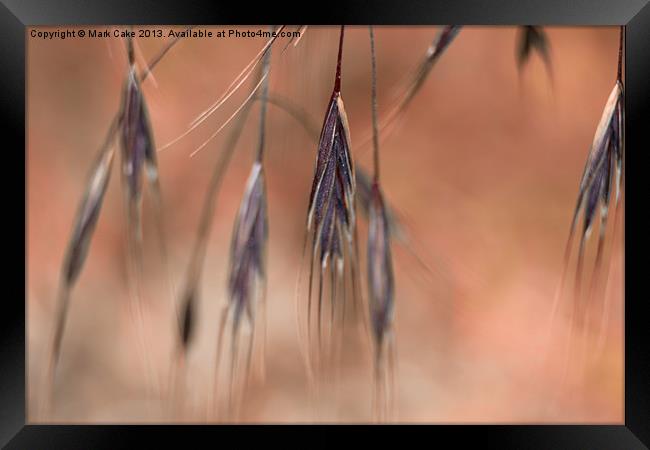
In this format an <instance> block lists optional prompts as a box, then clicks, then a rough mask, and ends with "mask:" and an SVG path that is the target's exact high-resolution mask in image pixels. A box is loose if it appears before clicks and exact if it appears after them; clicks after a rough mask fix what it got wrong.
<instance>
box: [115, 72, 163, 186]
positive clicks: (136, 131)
mask: <svg viewBox="0 0 650 450" xmlns="http://www.w3.org/2000/svg"><path fill="white" fill-rule="evenodd" d="M120 131H121V133H120V140H121V144H122V170H123V173H124V175H125V177H126V180H127V184H128V188H129V193H130V196H131V197H132V198H138V197H139V196H140V193H141V190H142V169H143V167H144V165H145V164H146V167H147V170H148V171H150V176H151V175H152V173H151V172H152V171H156V170H157V169H156V147H155V144H154V141H153V134H152V132H151V125H150V123H149V116H148V112H147V106H146V104H145V101H144V97H143V95H142V90H141V87H140V82H139V81H138V76H137V74H136V70H135V66H131V67H130V69H129V73H128V76H127V79H126V83H125V85H124V91H123V97H122V114H121V130H120Z"/></svg>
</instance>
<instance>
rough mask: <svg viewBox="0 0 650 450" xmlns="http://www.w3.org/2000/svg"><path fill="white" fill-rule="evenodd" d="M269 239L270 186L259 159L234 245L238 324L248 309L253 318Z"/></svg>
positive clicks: (231, 279) (232, 290)
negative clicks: (267, 191)
mask: <svg viewBox="0 0 650 450" xmlns="http://www.w3.org/2000/svg"><path fill="white" fill-rule="evenodd" d="M267 238H268V219H267V204H266V187H265V184H264V171H263V169H262V164H261V163H259V162H255V164H254V165H253V169H252V170H251V174H250V176H249V178H248V182H247V184H246V191H245V193H244V197H243V199H242V202H241V206H240V208H239V213H238V214H237V218H236V221H235V226H234V231H233V236H232V242H231V247H230V270H229V276H228V295H229V298H230V302H231V306H232V307H234V308H235V309H234V311H235V315H234V317H235V323H238V322H239V320H240V319H241V314H242V312H244V311H245V312H246V314H247V316H248V318H249V319H250V320H251V321H252V320H253V314H254V308H253V305H252V303H251V302H252V301H253V296H254V294H255V287H256V284H257V283H258V281H260V280H263V279H264V277H265V262H264V256H265V250H266V243H267Z"/></svg>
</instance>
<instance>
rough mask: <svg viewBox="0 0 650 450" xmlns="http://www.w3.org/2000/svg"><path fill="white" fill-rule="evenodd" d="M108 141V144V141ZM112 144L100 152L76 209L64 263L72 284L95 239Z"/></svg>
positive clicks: (68, 278) (65, 277) (111, 159)
mask: <svg viewBox="0 0 650 450" xmlns="http://www.w3.org/2000/svg"><path fill="white" fill-rule="evenodd" d="M107 144H108V143H107ZM114 154H115V152H114V150H113V147H112V146H110V145H107V146H106V147H105V148H104V149H102V152H101V153H100V155H99V159H98V160H97V162H96V163H95V166H94V168H93V171H92V174H91V177H90V181H89V183H88V187H87V188H86V192H85V194H84V197H83V200H82V201H81V204H80V206H79V209H78V211H77V216H76V219H75V225H74V230H73V232H72V237H71V238H70V243H69V244H68V245H69V247H68V252H67V255H66V259H65V262H64V265H63V276H64V279H65V282H66V284H67V285H68V286H72V285H73V284H74V283H75V281H76V280H77V278H78V277H79V273H80V272H81V268H82V267H83V264H84V262H85V260H86V256H88V247H89V245H90V240H91V238H92V235H93V232H94V230H95V226H96V225H97V219H98V217H99V212H100V210H101V207H102V203H103V201H104V194H105V193H106V187H107V186H108V180H109V178H110V174H111V168H112V165H113V155H114Z"/></svg>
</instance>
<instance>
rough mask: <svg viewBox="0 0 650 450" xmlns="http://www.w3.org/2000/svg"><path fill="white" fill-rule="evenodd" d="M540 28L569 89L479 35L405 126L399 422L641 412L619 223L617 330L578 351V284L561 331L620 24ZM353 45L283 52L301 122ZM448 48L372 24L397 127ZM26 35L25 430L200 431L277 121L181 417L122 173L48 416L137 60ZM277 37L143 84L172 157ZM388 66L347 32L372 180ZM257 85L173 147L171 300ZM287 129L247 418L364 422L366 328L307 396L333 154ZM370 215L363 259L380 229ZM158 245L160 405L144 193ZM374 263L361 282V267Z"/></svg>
mask: <svg viewBox="0 0 650 450" xmlns="http://www.w3.org/2000/svg"><path fill="white" fill-rule="evenodd" d="M221 28H223V27H219V28H216V29H217V30H218V29H221ZM45 29H46V28H43V30H45ZM179 29H180V28H179ZM251 29H252V30H257V29H258V28H257V27H252V28H251ZM262 29H266V27H262ZM290 29H293V27H290ZM164 30H167V29H166V28H165V29H164ZM545 30H546V31H547V33H548V37H549V40H550V45H551V56H552V61H553V70H554V73H553V81H552V82H551V81H550V79H549V77H548V74H547V72H546V71H545V69H544V65H543V62H542V61H541V59H540V58H539V57H538V56H537V55H533V57H532V59H531V60H530V62H529V63H528V64H527V65H526V66H525V67H524V69H523V71H522V72H521V73H518V72H517V65H516V61H515V49H516V37H517V30H516V28H515V27H465V28H463V30H462V31H461V32H460V34H459V35H458V37H457V38H456V40H455V41H454V42H453V43H452V45H451V46H450V47H449V49H448V50H447V51H446V53H445V54H444V55H443V56H442V58H441V59H440V60H439V62H438V63H437V65H436V66H435V67H434V69H433V71H432V73H431V74H430V76H429V77H428V79H427V80H426V82H425V84H424V86H423V88H422V90H421V91H420V92H419V93H418V94H417V96H416V97H415V99H414V100H413V102H412V104H411V105H410V106H409V108H408V109H407V111H406V113H405V115H404V117H403V118H402V119H401V120H400V121H399V124H398V126H397V127H396V128H395V129H394V130H392V131H391V133H390V134H388V135H386V136H385V138H383V139H382V142H381V160H382V183H383V189H384V192H385V195H386V197H387V200H388V201H389V202H390V203H391V205H393V206H394V207H395V208H396V209H397V210H398V211H399V212H400V214H401V218H402V220H403V223H404V224H405V227H406V229H407V231H408V233H409V236H410V237H411V241H410V247H409V248H408V249H407V248H405V247H404V246H403V245H400V244H399V243H397V242H394V244H393V255H394V266H395V271H396V274H395V275H396V295H395V297H396V314H395V330H396V343H397V368H396V369H397V389H396V395H397V415H396V417H395V419H396V420H397V421H400V422H433V423H476V422H479V423H495V422H503V423H513V422H515V423H521V422H527V423H540V422H554V423H567V422H570V423H576V422H590V423H621V422H622V420H623V392H624V384H623V379H624V378H623V375H624V372H623V367H624V366H623V239H622V238H623V236H622V230H623V228H624V226H623V217H622V216H623V214H622V213H623V209H622V208H621V210H620V211H618V217H617V219H616V220H618V224H617V225H616V230H617V231H616V234H615V235H613V234H612V233H610V235H609V237H608V241H607V247H606V254H605V256H606V264H605V269H604V272H607V274H608V276H607V277H606V278H607V279H606V280H605V279H603V280H601V282H600V284H599V285H598V289H597V290H598V293H597V296H596V297H597V299H598V300H597V301H598V302H602V304H604V305H605V308H606V310H607V314H608V315H607V318H608V320H607V321H606V329H605V330H604V332H605V334H604V339H601V336H599V335H598V334H597V333H596V332H591V331H589V332H587V333H585V341H586V343H587V344H586V345H585V347H584V349H586V350H582V351H572V352H571V353H567V336H568V334H569V328H570V307H569V306H568V303H567V302H569V301H570V299H571V295H570V294H571V292H572V290H571V289H570V284H571V283H569V284H568V286H567V288H566V289H565V292H563V296H562V301H563V303H562V308H561V309H560V312H559V313H558V315H557V317H556V319H555V321H554V322H552V321H551V310H552V303H553V299H554V296H555V294H556V290H557V288H558V285H559V282H560V277H561V273H562V269H563V253H564V246H565V243H566V239H567V235H568V230H569V225H570V221H571V216H572V213H573V208H574V207H575V201H576V198H577V190H578V183H579V180H580V176H581V173H582V170H583V166H584V162H585V160H586V156H587V152H588V149H589V146H590V145H591V142H592V140H593V136H594V132H595V130H596V126H597V124H598V121H599V119H600V116H601V113H602V110H603V107H604V106H605V102H606V100H607V96H608V95H609V92H610V90H611V88H612V86H613V84H614V80H615V75H616V63H617V52H618V28H615V27H598V28H553V27H551V28H545ZM338 32H339V28H338V27H309V28H308V29H307V32H306V34H305V35H304V37H303V38H302V39H301V41H300V42H299V43H298V45H297V46H295V47H294V46H292V45H290V46H288V47H287V48H286V50H285V51H284V52H283V51H282V50H283V49H284V48H285V45H286V43H287V40H286V39H284V40H279V41H278V42H277V45H275V46H274V48H273V56H272V67H271V74H270V80H271V81H270V89H271V92H272V93H274V94H277V95H281V96H282V97H283V98H288V99H291V101H293V102H294V103H296V104H297V105H299V106H300V107H302V108H304V109H305V110H306V112H307V113H308V117H309V120H311V121H312V122H314V123H315V124H316V126H317V127H320V125H321V124H322V120H323V115H324V113H325V107H326V106H327V102H328V100H329V96H330V94H331V89H332V83H333V79H334V67H335V64H336V52H337V45H338ZM436 32H437V29H436V28H435V27H410V28H406V27H378V28H377V29H376V40H377V42H376V45H377V64H378V102H379V111H380V116H381V115H382V113H385V112H387V110H388V109H389V107H390V105H392V104H393V102H394V101H395V95H396V93H398V92H399V87H400V86H402V83H403V82H404V80H405V79H406V77H407V76H408V75H409V74H410V73H411V71H412V70H413V69H414V67H415V66H416V65H417V63H418V62H419V61H420V59H421V58H422V57H423V55H424V53H425V51H426V49H427V47H428V45H429V44H430V42H431V40H432V39H433V38H434V36H435V34H436ZM27 39H28V64H27V80H28V91H27V106H28V117H27V121H28V129H27V140H28V147H27V161H28V162H27V178H28V181H27V183H28V184H27V223H28V227H27V271H28V275H27V289H28V291H27V298H26V308H27V324H28V329H27V342H28V353H27V354H28V361H27V363H28V420H29V421H30V422H37V423H40V422H56V423H68V422H74V423H118V422H119V423H122V422H137V423H141V422H164V421H169V420H173V421H187V422H201V421H203V420H204V417H205V414H204V412H205V409H206V405H207V397H208V396H209V393H210V392H211V391H210V389H211V386H212V377H213V369H214V358H215V346H216V335H217V324H218V321H219V312H220V310H221V307H222V306H223V304H224V302H225V300H226V296H225V292H226V290H225V280H226V272H227V265H228V257H229V253H228V248H229V244H230V236H231V230H232V226H233V223H234V218H235V214H236V211H237V208H238V207H239V202H240V200H241V196H242V193H243V191H244V184H245V181H246V177H247V176H248V173H249V170H250V165H251V163H252V158H253V155H254V150H255V145H256V142H257V114H256V113H257V111H258V105H256V106H255V107H254V108H253V111H252V114H251V115H250V118H249V121H248V123H247V125H246V128H245V130H244V134H243V136H242V139H241V140H240V143H239V145H238V147H237V153H236V155H235V157H234V159H233V161H232V165H231V167H230V169H229V171H228V173H227V176H226V177H225V179H224V183H223V186H222V188H221V191H220V194H219V198H218V204H217V210H216V218H215V222H214V226H213V229H212V231H211V240H210V245H209V247H208V253H207V258H206V264H205V268H204V272H203V274H204V275H203V283H202V292H201V297H200V303H199V312H198V319H197V320H198V322H197V330H196V336H195V342H194V345H193V347H192V348H191V352H190V354H189V358H188V361H187V383H186V384H187V385H186V390H185V391H184V397H185V408H184V409H183V411H181V412H177V414H176V416H174V417H173V418H170V417H169V415H168V412H167V411H166V409H165V406H164V405H165V401H164V399H163V400H161V398H160V397H161V395H162V394H161V392H162V391H160V392H159V391H154V392H153V393H149V394H148V389H147V388H146V387H145V384H144V383H145V381H146V377H145V367H144V363H143V361H142V358H141V357H140V356H139V354H138V352H137V345H136V344H135V343H136V335H135V333H134V330H133V325H132V320H131V318H130V316H129V307H128V301H129V295H128V288H127V273H126V258H127V256H126V243H125V217H124V207H123V195H122V190H121V186H120V177H119V173H118V172H119V165H116V167H115V168H114V169H116V170H114V173H113V175H112V179H111V181H110V184H109V187H108V192H107V196H106V200H105V203H104V207H103V208H102V212H101V215H100V218H99V223H98V226H97V229H96V232H95V236H94V239H93V241H92V244H91V247H90V253H89V256H88V260H87V262H86V265H85V268H84V270H83V272H82V274H81V277H80V280H79V283H78V285H77V286H76V288H75V290H74V291H73V293H72V300H71V308H70V313H69V317H68V321H67V327H66V331H65V336H64V339H63V349H62V354H61V361H60V366H59V370H58V373H57V382H56V385H55V391H54V393H55V404H56V409H55V411H54V413H53V414H52V415H47V416H46V415H42V414H39V409H38V405H39V404H40V403H41V402H42V400H43V389H42V386H43V376H44V373H45V365H46V362H47V353H46V351H47V349H48V338H49V337H50V329H51V327H52V325H53V320H54V311H55V301H56V297H57V289H58V283H59V273H60V267H61V263H62V261H63V257H64V252H65V248H66V244H67V240H68V239H69V237H70V233H71V229H72V223H73V218H74V215H75V211H76V208H77V204H78V202H79V200H80V198H81V195H82V193H83V191H84V189H85V185H86V182H87V177H88V171H89V169H90V167H91V164H92V162H93V160H94V158H95V155H96V152H97V150H98V148H99V146H100V145H101V143H102V140H103V139H104V136H105V134H106V130H107V129H108V126H109V124H110V121H111V119H112V118H113V116H114V115H115V113H116V111H117V109H118V107H119V103H120V93H121V87H122V83H123V77H124V75H125V73H126V55H125V51H124V48H125V47H124V42H123V41H122V40H121V39H118V38H106V39H65V40H60V39H58V40H57V39H54V40H42V39H37V38H30V37H28V38H27ZM264 42H265V39H263V38H257V39H255V38H247V39H242V38H240V39H234V38H233V39H228V38H224V39H187V40H183V41H181V42H179V43H178V45H177V46H175V47H174V48H173V49H172V50H171V51H170V52H169V53H168V54H167V55H166V56H165V58H164V59H163V60H162V61H161V62H160V64H159V65H158V66H157V67H156V69H155V71H154V79H151V80H149V81H147V82H145V83H144V84H143V88H144V93H145V96H146V100H147V102H148V105H149V109H150V115H151V121H152V125H153V129H154V133H155V139H156V143H157V144H158V146H159V147H161V146H162V145H164V144H166V143H168V142H170V141H171V140H172V139H174V138H176V137H177V136H179V135H180V134H181V133H183V132H184V131H185V130H186V129H187V127H188V126H189V124H190V122H192V120H193V119H194V118H195V117H196V116H197V115H198V114H199V113H200V112H202V111H203V110H205V109H206V108H207V107H208V106H209V105H210V104H211V103H212V102H214V101H215V100H216V99H217V98H218V97H219V96H220V95H221V94H222V93H223V92H224V91H225V90H226V88H227V87H228V86H229V84H230V83H231V81H232V80H233V79H234V78H235V77H236V76H237V75H238V74H239V73H240V71H241V70H242V69H243V68H244V67H245V66H246V65H247V64H248V63H249V61H250V60H251V59H252V58H253V56H254V55H255V54H256V53H257V52H258V51H259V50H260V49H261V48H262V46H263V45H264ZM136 43H137V52H138V58H139V61H144V60H147V59H149V58H151V57H152V56H153V55H155V54H156V53H157V51H158V49H160V48H161V47H162V46H163V45H164V43H165V39H154V38H150V39H136ZM369 51H370V48H369V41H368V30H367V27H349V28H347V29H346V38H345V45H344V55H343V88H342V95H343V98H344V100H345V102H346V110H347V115H348V119H349V121H350V128H351V140H352V154H353V156H354V157H355V159H356V161H357V164H360V165H361V166H363V167H366V168H370V167H371V165H372V164H371V163H372V160H371V156H372V155H371V151H370V148H369V146H367V145H366V146H364V147H362V148H360V147H358V146H356V145H355V142H358V143H362V142H363V141H364V140H365V138H366V137H367V136H368V133H369V132H370V58H369ZM248 92H250V83H247V84H246V85H245V86H244V87H243V89H242V90H241V91H240V92H238V94H236V95H235V96H233V97H232V98H231V99H230V100H229V101H228V102H226V103H225V104H224V106H223V107H222V108H221V109H220V110H219V111H217V113H215V114H214V115H213V116H211V117H210V119H209V120H207V121H206V122H204V123H203V124H202V125H201V126H200V127H198V128H197V129H196V130H195V131H194V132H192V133H190V134H189V135H188V136H186V137H185V138H183V139H181V140H180V141H179V142H178V143H176V144H174V145H173V146H170V147H169V148H167V149H165V150H164V151H162V152H160V153H159V154H158V158H159V161H158V162H159V168H160V172H161V175H160V176H161V182H162V189H163V195H164V203H165V208H166V209H165V220H166V231H167V234H168V237H169V239H170V242H169V247H170V255H169V256H170V264H171V275H172V278H173V281H174V283H175V285H176V286H178V284H179V283H180V280H181V277H182V275H184V273H185V266H186V264H187V261H188V258H189V253H190V248H191V245H192V243H193V240H194V237H195V233H196V228H197V225H198V218H199V214H200V210H201V207H202V204H203V199H204V195H205V191H206V188H207V184H208V180H209V177H210V174H211V171H212V167H213V165H214V163H215V161H216V159H217V157H218V156H219V152H220V151H221V149H222V147H223V144H224V142H225V140H226V136H227V129H226V130H224V132H223V133H221V134H219V135H218V136H217V137H216V138H215V139H213V140H212V141H211V142H210V144H209V145H207V146H206V147H205V148H204V149H203V150H202V151H200V152H199V153H197V154H196V155H195V156H194V157H192V158H190V157H189V155H190V153H191V152H192V151H193V150H194V149H196V148H197V147H198V146H199V145H201V143H202V142H204V141H205V140H206V139H207V138H208V136H209V135H210V134H212V133H213V132H214V131H215V130H216V129H217V128H218V127H219V126H220V125H221V124H222V123H223V122H224V121H225V120H227V119H228V117H229V116H230V115H231V114H232V113H233V112H234V111H235V110H236V109H237V107H238V106H239V105H240V103H241V102H242V101H243V100H244V99H245V97H246V95H247V93H248ZM268 113H269V116H268V136H267V145H268V147H267V153H266V173H267V189H268V201H269V221H270V239H269V248H268V258H269V259H268V262H269V264H268V283H267V286H268V294H267V305H268V308H267V321H268V325H267V341H266V350H267V353H266V363H267V370H266V379H265V382H264V383H261V382H258V381H255V382H253V384H252V385H251V386H250V390H249V392H248V394H247V397H246V400H245V403H244V407H243V410H242V413H241V417H240V420H241V421H244V422H313V421H326V422H368V421H370V420H371V418H372V416H371V406H370V405H371V394H372V372H371V355H370V353H369V352H368V349H367V343H364V341H363V340H361V339H359V338H358V337H357V336H356V335H355V334H354V333H350V336H348V337H349V340H348V342H349V344H347V345H346V347H345V351H344V353H343V359H342V366H341V368H340V375H339V382H338V385H337V387H336V388H332V389H331V391H328V393H327V394H326V395H323V396H322V399H321V401H320V402H319V403H318V405H314V404H313V402H312V398H311V397H310V392H309V388H308V383H307V373H306V370H305V365H304V361H303V358H302V356H301V353H300V346H299V341H298V339H299V336H298V332H297V325H296V324H297V318H296V307H295V304H296V284H297V282H298V276H299V272H300V263H301V256H302V253H301V252H302V245H303V239H304V233H305V220H306V213H307V204H308V199H309V189H310V184H311V179H312V176H313V168H314V160H315V150H316V145H315V144H314V142H313V140H312V137H311V136H310V135H309V134H308V133H307V132H305V130H304V129H303V128H302V127H301V125H300V124H299V123H298V122H297V121H296V120H295V119H294V118H292V117H290V116H289V115H287V114H286V113H285V112H284V111H282V110H281V109H278V108H277V107H274V106H273V105H271V106H269V111H268ZM145 190H146V189H145ZM612 214H613V213H612ZM360 222H361V224H360V236H361V237H362V239H363V240H362V241H361V242H360V244H361V253H362V254H365V236H366V224H365V218H362V219H360ZM613 223H614V220H610V228H612V227H613ZM610 231H612V230H610ZM144 236H145V238H144V241H145V261H144V267H145V279H144V286H145V292H146V301H147V322H146V323H147V325H146V326H147V330H146V331H147V335H148V340H149V342H150V343H151V344H152V345H151V348H150V350H151V360H152V361H153V365H154V369H155V372H156V374H157V379H158V381H159V383H158V384H159V386H158V388H159V389H161V390H162V389H163V387H161V386H163V385H164V380H165V379H166V378H165V377H166V373H167V370H168V368H169V364H170V363H171V355H172V349H173V344H174V339H175V337H176V336H175V334H174V333H175V331H176V330H175V328H174V326H175V324H174V318H173V309H172V298H170V293H169V290H168V283H167V281H166V280H167V278H166V277H167V273H166V271H165V267H164V266H163V264H162V262H161V256H160V248H159V247H158V240H157V238H156V227H155V223H154V221H153V214H152V209H151V205H150V203H149V201H148V199H147V197H146V196H145V203H144ZM596 238H597V233H593V235H592V238H591V240H590V245H589V246H588V249H587V253H586V259H585V276H586V277H587V278H586V279H587V280H588V277H590V276H591V267H592V265H593V259H594V255H595V242H596ZM572 264H573V266H575V261H573V260H572ZM610 264H611V265H610ZM423 265H425V266H426V267H428V269H425V268H424V267H423ZM608 265H609V266H608ZM363 269H364V270H363V272H362V273H364V274H365V265H364V266H363ZM304 272H305V269H304V268H303V277H304V276H305V275H304ZM585 285H586V286H588V283H585ZM363 286H364V288H365V281H364V282H363ZM599 304H600V303H599ZM592 306H594V308H593V309H594V311H598V306H597V305H596V304H594V305H592ZM567 355H568V356H567Z"/></svg>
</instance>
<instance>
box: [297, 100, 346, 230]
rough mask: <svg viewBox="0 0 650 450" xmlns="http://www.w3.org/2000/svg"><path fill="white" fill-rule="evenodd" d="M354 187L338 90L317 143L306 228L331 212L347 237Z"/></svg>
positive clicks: (342, 108) (343, 112)
mask: <svg viewBox="0 0 650 450" xmlns="http://www.w3.org/2000/svg"><path fill="white" fill-rule="evenodd" d="M355 189H356V181H355V172H354V166H353V162H352V158H351V155H350V132H349V129H348V121H347V116H346V114H345V109H344V106H343V100H342V99H341V95H340V93H339V92H334V94H333V95H332V99H331V100H330V103H329V106H328V109H327V114H326V116H325V121H324V123H323V130H322V132H321V136H320V140H319V145H318V157H317V161H316V170H315V174H314V180H313V182H312V188H311V194H310V200H309V212H308V216H307V228H308V229H309V230H312V229H315V230H317V231H318V230H319V229H320V228H322V227H320V225H321V223H322V221H323V219H324V217H325V215H326V214H328V213H329V212H331V213H332V214H333V215H334V217H333V220H334V221H335V222H337V223H338V225H339V226H340V227H341V231H343V232H344V233H345V235H346V237H347V238H348V239H352V234H353V229H354V225H355V211H354V194H355ZM325 232H327V230H325ZM320 233H322V230H321V231H320ZM321 236H322V234H321ZM319 239H320V238H319Z"/></svg>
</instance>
